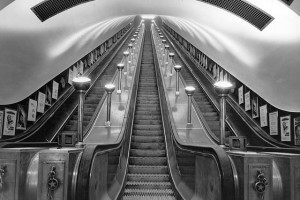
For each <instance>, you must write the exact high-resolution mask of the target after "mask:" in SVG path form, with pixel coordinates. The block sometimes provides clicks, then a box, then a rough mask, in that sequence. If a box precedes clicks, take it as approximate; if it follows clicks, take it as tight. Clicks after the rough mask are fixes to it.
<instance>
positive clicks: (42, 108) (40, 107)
mask: <svg viewBox="0 0 300 200" xmlns="http://www.w3.org/2000/svg"><path fill="white" fill-rule="evenodd" d="M45 101H46V95H45V94H44V93H42V92H39V94H38V105H37V112H39V113H44V112H45Z"/></svg>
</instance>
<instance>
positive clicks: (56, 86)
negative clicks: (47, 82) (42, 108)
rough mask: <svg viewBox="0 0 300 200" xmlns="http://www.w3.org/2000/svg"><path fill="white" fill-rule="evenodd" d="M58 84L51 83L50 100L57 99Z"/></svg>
mask: <svg viewBox="0 0 300 200" xmlns="http://www.w3.org/2000/svg"><path fill="white" fill-rule="evenodd" d="M58 86H59V85H58V82H56V81H53V83H52V98H53V99H57V98H58Z"/></svg>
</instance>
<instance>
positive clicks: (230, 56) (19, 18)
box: [0, 0, 300, 112]
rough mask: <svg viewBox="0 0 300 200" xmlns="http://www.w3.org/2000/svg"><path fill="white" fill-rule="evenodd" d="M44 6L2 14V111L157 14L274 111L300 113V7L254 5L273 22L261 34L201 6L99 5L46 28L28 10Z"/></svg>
mask: <svg viewBox="0 0 300 200" xmlns="http://www.w3.org/2000/svg"><path fill="white" fill-rule="evenodd" d="M40 2H42V1H41V0H26V1H24V0H16V1H13V2H12V3H10V4H9V5H8V6H6V7H5V8H3V9H2V10H1V11H0V19H5V20H0V48H1V50H0V69H1V74H0V84H1V85H2V86H5V87H1V88H0V104H9V103H15V102H18V101H20V100H22V99H24V98H26V97H27V96H29V95H30V94H31V93H32V92H34V91H36V90H37V89H38V88H39V87H41V86H42V85H43V84H45V83H47V82H48V81H49V80H51V79H52V78H53V77H55V76H56V75H57V74H59V73H60V72H62V71H63V70H64V69H66V68H67V67H69V66H71V65H72V64H73V63H75V62H76V61H77V60H78V59H79V58H81V57H82V56H84V55H85V54H86V53H88V52H89V51H90V50H92V49H93V48H95V47H96V46H98V45H99V44H101V43H102V42H103V41H105V40H106V39H108V38H109V37H111V36H112V35H113V34H114V33H115V32H116V31H118V30H120V29H121V28H122V27H124V26H125V25H126V24H128V23H129V22H131V21H133V19H134V16H135V15H139V14H154V15H159V16H161V17H162V19H163V20H164V21H165V22H166V23H167V24H168V25H169V26H170V27H172V28H173V29H174V30H176V31H177V32H179V33H181V34H182V35H183V36H184V37H185V38H186V39H187V40H188V41H190V42H191V43H192V44H193V45H195V46H196V47H198V48H199V49H200V50H201V51H203V52H204V53H206V54H207V55H208V56H209V57H211V58H212V59H213V60H215V61H216V62H217V63H218V64H220V65H221V66H222V67H224V68H225V69H226V70H227V71H229V72H230V73H231V74H233V75H234V76H236V77H237V78H238V79H240V80H242V81H243V82H244V83H245V84H246V85H247V86H249V87H250V88H251V89H252V90H254V91H255V92H256V93H258V94H259V95H260V96H261V97H263V98H264V99H266V100H267V101H268V102H269V103H271V104H272V105H274V106H276V107H278V108H280V109H283V110H287V111H298V112H299V111H300V103H298V99H300V91H299V89H298V88H299V87H298V85H299V84H300V79H299V78H298V74H299V72H300V68H299V67H298V63H299V61H300V60H299V59H300V58H299V57H300V56H299V53H300V45H299V43H300V21H299V16H298V15H297V14H296V13H299V12H298V10H299V9H298V8H299V6H298V4H295V5H293V4H294V3H293V4H292V5H291V8H292V9H293V10H292V9H290V8H289V7H288V6H286V5H285V4H283V3H282V2H280V1H278V0H264V1H261V0H248V1H247V2H249V3H250V4H252V5H254V6H256V7H258V8H260V9H262V10H263V11H265V12H266V13H268V14H270V15H271V16H273V17H274V20H273V21H272V22H271V23H270V24H269V25H268V26H267V27H266V28H265V29H264V30H263V31H260V30H258V29H257V28H255V27H254V26H252V25H251V24H249V23H248V22H246V21H245V20H243V19H241V18H239V17H237V16H236V15H234V14H232V13H230V12H227V11H225V10H223V9H220V8H217V7H215V6H212V5H209V4H206V3H203V2H200V1H196V0H163V1H161V0H127V1H123V0H101V1H100V0H95V1H91V2H89V3H84V4H81V5H79V6H76V7H73V8H71V9H69V10H66V11H64V12H62V13H60V14H58V15H56V16H54V17H52V18H50V19H48V20H46V21H45V22H41V21H40V20H39V19H38V18H37V17H36V16H35V15H34V13H33V12H32V11H31V10H30V8H31V7H33V6H34V5H36V4H38V3H40Z"/></svg>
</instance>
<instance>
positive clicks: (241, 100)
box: [238, 86, 244, 104]
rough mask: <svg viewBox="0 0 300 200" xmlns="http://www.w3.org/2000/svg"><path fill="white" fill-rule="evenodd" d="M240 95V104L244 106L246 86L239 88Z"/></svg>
mask: <svg viewBox="0 0 300 200" xmlns="http://www.w3.org/2000/svg"><path fill="white" fill-rule="evenodd" d="M238 95H239V104H243V103H244V86H241V87H239V90H238Z"/></svg>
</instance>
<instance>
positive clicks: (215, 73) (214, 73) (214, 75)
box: [213, 64, 217, 78]
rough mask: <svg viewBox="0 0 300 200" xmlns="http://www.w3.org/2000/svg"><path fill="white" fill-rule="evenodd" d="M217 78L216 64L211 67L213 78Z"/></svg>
mask: <svg viewBox="0 0 300 200" xmlns="http://www.w3.org/2000/svg"><path fill="white" fill-rule="evenodd" d="M216 77H217V66H216V64H214V67H213V78H216Z"/></svg>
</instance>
